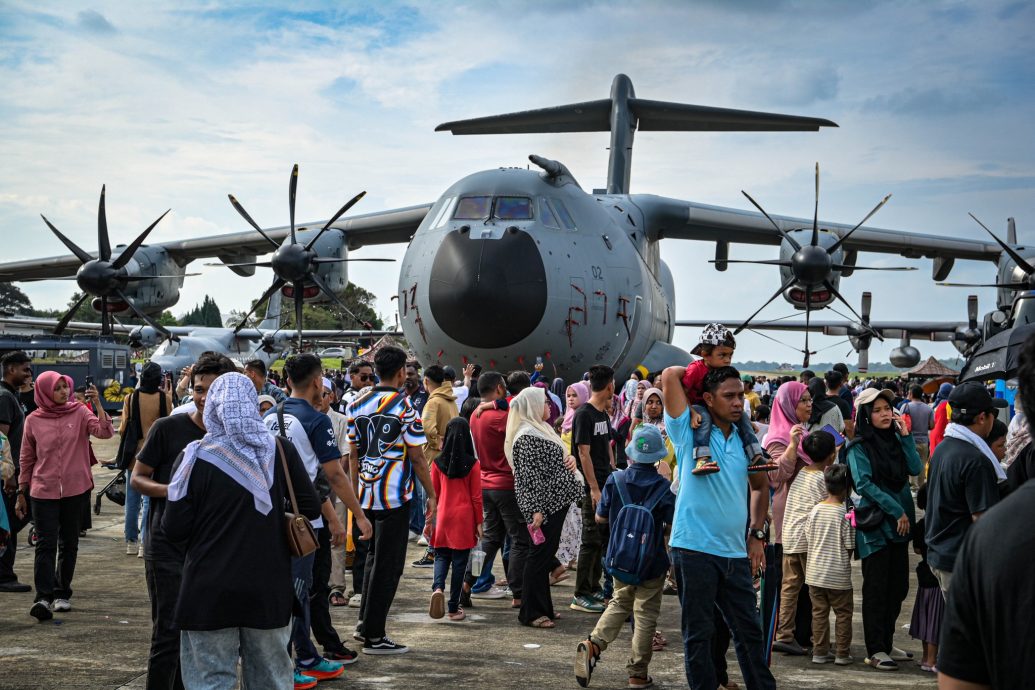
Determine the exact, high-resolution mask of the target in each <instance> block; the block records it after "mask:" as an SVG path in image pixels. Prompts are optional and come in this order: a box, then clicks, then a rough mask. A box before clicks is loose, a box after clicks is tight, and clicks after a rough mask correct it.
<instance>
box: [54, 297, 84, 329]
mask: <svg viewBox="0 0 1035 690" xmlns="http://www.w3.org/2000/svg"><path fill="white" fill-rule="evenodd" d="M89 298H90V295H89V294H88V293H87V294H84V295H83V296H82V297H80V298H79V301H78V302H76V303H75V304H73V305H72V308H71V309H69V310H68V313H67V314H65V315H64V316H62V317H61V320H60V321H58V324H57V326H55V327H54V335H61V334H62V333H63V332H64V330H65V328H66V327H68V324H69V322H71V321H72V317H74V316H75V313H76V312H77V311H79V307H81V306H83V302H85V301H86V300H88V299H89Z"/></svg>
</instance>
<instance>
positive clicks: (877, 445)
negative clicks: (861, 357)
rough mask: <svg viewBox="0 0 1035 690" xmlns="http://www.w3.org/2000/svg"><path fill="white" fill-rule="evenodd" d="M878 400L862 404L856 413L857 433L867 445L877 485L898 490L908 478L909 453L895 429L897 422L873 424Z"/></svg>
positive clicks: (867, 453)
mask: <svg viewBox="0 0 1035 690" xmlns="http://www.w3.org/2000/svg"><path fill="white" fill-rule="evenodd" d="M877 400H881V398H877ZM877 400H874V401H873V402H871V403H867V404H865V405H861V406H860V407H859V410H858V412H857V413H856V422H855V436H856V438H858V439H860V442H861V443H862V444H863V446H864V447H865V448H866V455H867V456H869V458H870V468H871V469H872V471H873V480H874V482H876V484H877V486H880V487H881V488H884V489H889V490H890V491H893V492H895V493H898V492H899V491H901V490H902V487H903V486H905V484H906V480H907V479H908V475H907V474H906V454H905V453H904V452H903V451H902V443H901V441H899V433H898V432H897V431H896V430H895V423H894V422H892V423H891V426H890V427H888V428H887V429H877V428H875V427H874V426H873V404H874V403H875V402H877Z"/></svg>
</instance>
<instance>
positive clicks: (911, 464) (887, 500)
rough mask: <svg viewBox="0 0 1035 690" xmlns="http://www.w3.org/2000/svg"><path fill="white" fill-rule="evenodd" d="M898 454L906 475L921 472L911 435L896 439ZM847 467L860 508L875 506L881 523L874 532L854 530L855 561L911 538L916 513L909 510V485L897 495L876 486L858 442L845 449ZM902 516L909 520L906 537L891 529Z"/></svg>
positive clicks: (911, 498)
mask: <svg viewBox="0 0 1035 690" xmlns="http://www.w3.org/2000/svg"><path fill="white" fill-rule="evenodd" d="M898 440H899V442H900V443H901V444H902V452H903V453H904V454H905V456H906V471H907V472H908V474H910V475H913V476H917V475H919V474H920V472H921V471H922V469H923V464H922V463H921V461H920V455H919V454H918V453H917V452H916V442H915V441H914V440H913V436H912V435H907V436H900V437H899V439H898ZM848 467H849V468H850V469H851V470H852V482H853V483H854V485H855V491H856V493H858V494H859V495H860V496H862V500H861V501H860V502H859V505H860V506H867V505H873V504H876V505H878V506H880V509H881V510H883V511H884V522H883V523H881V526H880V527H879V528H878V529H874V530H869V531H863V530H861V529H860V530H856V533H855V544H856V548H857V549H858V550H859V558H866V557H867V556H869V555H871V554H873V553H876V552H877V551H880V550H881V549H883V548H884V547H885V546H887V545H888V544H890V543H891V542H902V541H909V540H910V539H912V538H913V534H912V533H913V529H912V528H913V527H914V526H915V525H916V512H915V511H914V508H913V495H912V494H911V493H910V491H909V482H906V483H904V484H903V485H902V488H901V489H899V490H898V491H897V492H892V491H891V489H889V488H887V487H884V486H880V485H878V484H877V483H876V482H875V481H874V478H873V468H872V467H871V466H870V456H869V455H867V454H866V446H865V444H862V443H853V444H852V445H851V446H850V447H849V449H848ZM902 513H905V514H906V517H908V518H909V527H910V531H909V534H907V535H905V536H903V535H901V534H899V533H898V531H897V530H896V529H895V523H896V522H898V518H899V516H900V515H902Z"/></svg>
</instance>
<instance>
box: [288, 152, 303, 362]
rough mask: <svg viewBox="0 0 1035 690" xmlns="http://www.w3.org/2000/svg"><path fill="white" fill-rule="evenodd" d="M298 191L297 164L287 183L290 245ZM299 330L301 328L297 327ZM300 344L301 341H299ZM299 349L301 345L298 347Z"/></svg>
mask: <svg viewBox="0 0 1035 690" xmlns="http://www.w3.org/2000/svg"><path fill="white" fill-rule="evenodd" d="M297 191H298V163H295V167H293V168H291V181H290V182H289V183H288V212H289V213H290V214H291V244H295V243H296V242H297V240H296V239H295V195H296V192H297ZM299 328H301V326H299ZM299 343H301V340H300V341H299ZM299 347H301V344H300V345H299Z"/></svg>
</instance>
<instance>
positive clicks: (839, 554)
mask: <svg viewBox="0 0 1035 690" xmlns="http://www.w3.org/2000/svg"><path fill="white" fill-rule="evenodd" d="M802 474H805V473H804V472H802ZM803 532H804V534H805V541H807V542H808V550H809V551H808V553H809V555H808V558H806V559H805V584H807V585H809V586H810V587H825V588H826V589H840V590H845V589H851V588H852V550H853V549H854V548H855V528H854V527H852V524H851V523H850V522H848V520H846V519H845V507H844V504H841V505H834V504H833V503H826V502H825V501H824V502H823V503H818V504H816V505H815V506H814V507H813V508H812V510H811V511H810V512H809V515H808V517H807V518H806V519H805V529H804V530H803Z"/></svg>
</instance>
